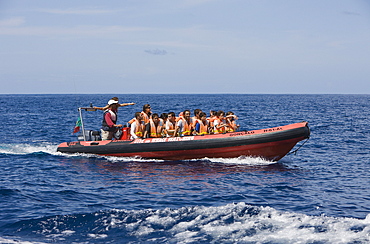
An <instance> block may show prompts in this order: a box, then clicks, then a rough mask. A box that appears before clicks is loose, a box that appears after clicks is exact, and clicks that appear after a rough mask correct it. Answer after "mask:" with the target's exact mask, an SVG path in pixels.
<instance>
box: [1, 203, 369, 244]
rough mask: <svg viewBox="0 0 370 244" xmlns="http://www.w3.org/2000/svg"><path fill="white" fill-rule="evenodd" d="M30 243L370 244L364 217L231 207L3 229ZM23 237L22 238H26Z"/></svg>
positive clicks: (65, 219) (63, 219)
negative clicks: (33, 241) (118, 241)
mask: <svg viewBox="0 0 370 244" xmlns="http://www.w3.org/2000/svg"><path fill="white" fill-rule="evenodd" d="M3 230H5V233H4V232H3V234H5V235H6V233H9V234H15V232H16V235H18V236H22V237H27V238H26V239H27V240H28V241H32V240H37V241H47V242H58V243H71V242H79V241H82V240H83V242H84V243H97V242H102V243H103V242H110V241H112V240H119V239H120V240H125V241H126V242H130V243H140V242H143V241H144V242H145V243H223V242H225V243H368V241H370V239H369V235H370V215H368V216H367V218H365V219H353V218H333V217H326V216H308V215H305V214H298V213H289V212H282V211H277V210H275V209H273V208H271V207H256V206H251V205H248V204H246V203H243V202H241V203H232V204H227V205H224V206H220V207H203V206H194V207H181V208H178V209H170V208H166V209H162V210H152V209H146V210H106V211H99V212H95V213H89V214H75V215H58V216H52V217H44V218H40V219H33V220H25V221H19V222H17V223H14V224H10V225H8V226H4V227H3ZM21 239H23V238H21Z"/></svg>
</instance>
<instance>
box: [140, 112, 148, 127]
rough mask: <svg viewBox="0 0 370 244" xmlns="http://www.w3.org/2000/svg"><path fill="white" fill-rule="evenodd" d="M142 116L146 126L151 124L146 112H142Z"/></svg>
mask: <svg viewBox="0 0 370 244" xmlns="http://www.w3.org/2000/svg"><path fill="white" fill-rule="evenodd" d="M141 115H142V116H143V121H144V124H147V123H148V122H149V119H150V117H149V115H148V114H146V113H144V111H142V112H141Z"/></svg>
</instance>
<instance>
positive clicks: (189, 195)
mask: <svg viewBox="0 0 370 244" xmlns="http://www.w3.org/2000/svg"><path fill="white" fill-rule="evenodd" d="M112 96H118V97H119V98H120V100H121V102H136V103H137V104H136V105H134V106H127V107H123V108H120V111H119V122H120V123H125V122H126V121H128V120H129V119H131V118H132V117H133V114H134V112H136V111H141V110H142V105H143V104H145V103H150V104H151V106H152V108H153V109H152V110H153V112H157V113H162V112H168V111H174V112H176V113H178V112H180V111H182V110H184V109H191V110H193V109H195V108H201V109H203V110H204V111H206V112H208V111H209V110H211V109H213V110H220V109H222V110H225V111H229V110H231V111H234V112H235V113H236V114H237V115H238V116H239V124H240V126H241V129H242V130H252V129H262V128H269V127H275V126H280V125H285V124H290V123H295V122H300V121H308V122H309V126H310V129H311V138H310V139H309V140H308V141H307V142H306V143H305V145H304V146H303V147H302V148H301V149H300V150H299V151H298V153H297V154H291V155H288V156H286V157H284V158H283V159H282V160H280V161H278V162H270V161H266V160H263V159H258V158H248V157H240V158H232V159H226V158H204V159H196V160H186V161H161V160H144V159H137V158H117V157H101V156H94V155H84V154H75V155H66V154H62V153H57V152H56V148H57V146H58V144H59V143H61V142H64V141H74V140H76V136H75V135H71V132H72V130H73V127H74V125H75V122H76V120H77V118H78V112H77V107H79V106H89V105H90V103H93V105H95V106H104V105H105V104H106V102H107V101H108V99H109V98H111V97H112ZM0 110H1V115H2V116H1V118H2V120H1V121H2V123H0V138H1V142H0V162H1V167H0V175H1V177H0V209H1V212H0V243H316V244H318V243H369V242H370V190H369V185H370V156H369V155H370V154H369V153H370V150H369V149H370V129H369V124H370V116H369V115H370V95H235V94H224V95H138V94H134V95H132V94H130V95H128V94H126V95H117V94H112V95H76V94H74V95H0ZM101 118H102V112H101V111H96V112H84V121H85V126H86V129H95V130H97V129H99V127H100V123H101ZM301 144H302V142H301V143H299V145H301ZM299 145H298V146H299Z"/></svg>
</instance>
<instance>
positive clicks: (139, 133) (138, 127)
mask: <svg viewBox="0 0 370 244" xmlns="http://www.w3.org/2000/svg"><path fill="white" fill-rule="evenodd" d="M132 123H136V128H135V135H137V136H138V137H143V131H144V125H143V124H142V123H140V122H139V121H138V120H137V119H133V122H132Z"/></svg>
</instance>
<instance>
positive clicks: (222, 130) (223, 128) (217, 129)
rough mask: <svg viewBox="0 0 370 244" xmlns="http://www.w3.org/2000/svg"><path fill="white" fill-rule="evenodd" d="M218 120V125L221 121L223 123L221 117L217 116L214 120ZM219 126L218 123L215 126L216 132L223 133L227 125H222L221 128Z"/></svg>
mask: <svg viewBox="0 0 370 244" xmlns="http://www.w3.org/2000/svg"><path fill="white" fill-rule="evenodd" d="M216 121H218V125H217V126H219V125H221V123H222V120H220V119H219V118H216V119H215V120H214V122H216ZM217 126H216V125H214V128H215V134H221V133H225V131H226V130H225V126H222V127H220V128H217Z"/></svg>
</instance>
